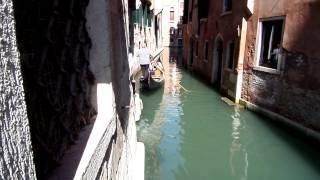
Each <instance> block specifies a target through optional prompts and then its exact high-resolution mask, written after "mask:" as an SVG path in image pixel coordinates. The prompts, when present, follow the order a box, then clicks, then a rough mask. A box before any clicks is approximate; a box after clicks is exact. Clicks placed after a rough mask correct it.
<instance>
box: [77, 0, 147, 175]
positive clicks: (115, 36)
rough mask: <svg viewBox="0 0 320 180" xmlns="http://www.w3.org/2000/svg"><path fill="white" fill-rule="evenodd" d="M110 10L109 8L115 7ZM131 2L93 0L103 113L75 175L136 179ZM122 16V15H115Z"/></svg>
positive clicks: (94, 56)
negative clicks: (130, 26) (128, 4)
mask: <svg viewBox="0 0 320 180" xmlns="http://www.w3.org/2000/svg"><path fill="white" fill-rule="evenodd" d="M111 6H112V9H109V8H108V7H111ZM127 8H128V6H127V1H126V0H124V1H119V0H111V1H104V0H91V1H90V3H89V5H88V9H87V13H86V17H87V19H88V21H87V29H88V32H89V36H90V38H91V40H92V49H91V50H90V60H91V62H92V63H91V64H90V69H91V70H92V72H93V74H94V75H95V77H96V83H95V85H94V87H93V91H92V92H93V95H92V96H93V99H92V102H93V103H94V104H95V107H96V110H97V112H98V114H97V118H96V121H95V123H94V127H93V129H92V132H91V134H90V137H89V140H88V142H87V146H86V148H85V151H84V153H83V156H82V158H81V161H80V164H79V166H78V169H77V172H76V175H75V177H74V179H135V178H136V176H135V173H136V172H138V171H140V174H143V168H142V167H140V169H139V168H136V166H137V163H136V162H137V161H139V160H137V158H136V153H137V151H136V149H137V144H136V143H137V137H136V126H135V122H136V120H137V119H138V118H139V117H138V116H135V114H139V113H140V111H141V109H138V108H136V107H135V101H138V100H139V99H138V98H137V99H136V98H135V97H137V96H133V94H132V90H131V86H130V81H129V77H130V74H129V62H128V53H129V43H128V40H129V29H128V26H129V24H128V21H127V19H128V18H127V15H128V14H127V12H128V9H127ZM114 17H117V18H114Z"/></svg>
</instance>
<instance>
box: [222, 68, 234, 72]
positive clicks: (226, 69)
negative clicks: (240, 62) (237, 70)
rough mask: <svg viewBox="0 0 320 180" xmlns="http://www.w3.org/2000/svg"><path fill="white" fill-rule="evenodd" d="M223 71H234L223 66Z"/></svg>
mask: <svg viewBox="0 0 320 180" xmlns="http://www.w3.org/2000/svg"><path fill="white" fill-rule="evenodd" d="M224 70H225V71H228V72H234V70H233V69H229V68H224Z"/></svg>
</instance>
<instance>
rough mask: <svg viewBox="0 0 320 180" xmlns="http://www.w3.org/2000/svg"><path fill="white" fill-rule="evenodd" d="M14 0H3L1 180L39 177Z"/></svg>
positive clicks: (0, 40) (0, 19)
mask: <svg viewBox="0 0 320 180" xmlns="http://www.w3.org/2000/svg"><path fill="white" fill-rule="evenodd" d="M29 132H30V128H29V121H28V118H27V111H26V103H25V96H24V89H23V81H22V75H21V67H20V60H19V54H18V49H17V42H16V32H15V21H14V15H13V5H12V1H11V0H4V1H0V179H35V178H36V174H35V168H34V164H33V155H32V147H31V139H30V134H29Z"/></svg>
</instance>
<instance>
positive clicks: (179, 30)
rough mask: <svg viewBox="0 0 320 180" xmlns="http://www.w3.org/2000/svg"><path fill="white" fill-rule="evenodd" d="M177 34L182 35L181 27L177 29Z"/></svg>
mask: <svg viewBox="0 0 320 180" xmlns="http://www.w3.org/2000/svg"><path fill="white" fill-rule="evenodd" d="M178 36H179V37H182V29H181V28H179V29H178Z"/></svg>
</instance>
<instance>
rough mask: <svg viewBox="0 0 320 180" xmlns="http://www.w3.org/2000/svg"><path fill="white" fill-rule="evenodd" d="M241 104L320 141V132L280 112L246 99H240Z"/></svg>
mask: <svg viewBox="0 0 320 180" xmlns="http://www.w3.org/2000/svg"><path fill="white" fill-rule="evenodd" d="M239 104H240V105H243V106H244V107H245V108H246V109H248V110H250V111H252V112H255V113H258V114H261V115H263V116H266V117H268V118H270V119H271V120H274V121H277V122H280V123H282V124H284V125H285V126H287V127H289V128H292V129H293V130H296V131H298V132H299V133H301V135H304V136H306V137H307V138H312V139H315V140H316V141H318V142H320V133H318V132H316V131H314V130H313V129H310V128H307V127H305V126H302V125H301V124H298V123H297V122H295V121H293V120H291V119H289V118H286V117H284V116H282V115H280V114H277V113H274V112H272V111H269V110H267V109H265V108H262V107H260V106H258V105H255V104H253V103H250V102H248V101H246V100H244V99H240V100H239Z"/></svg>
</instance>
